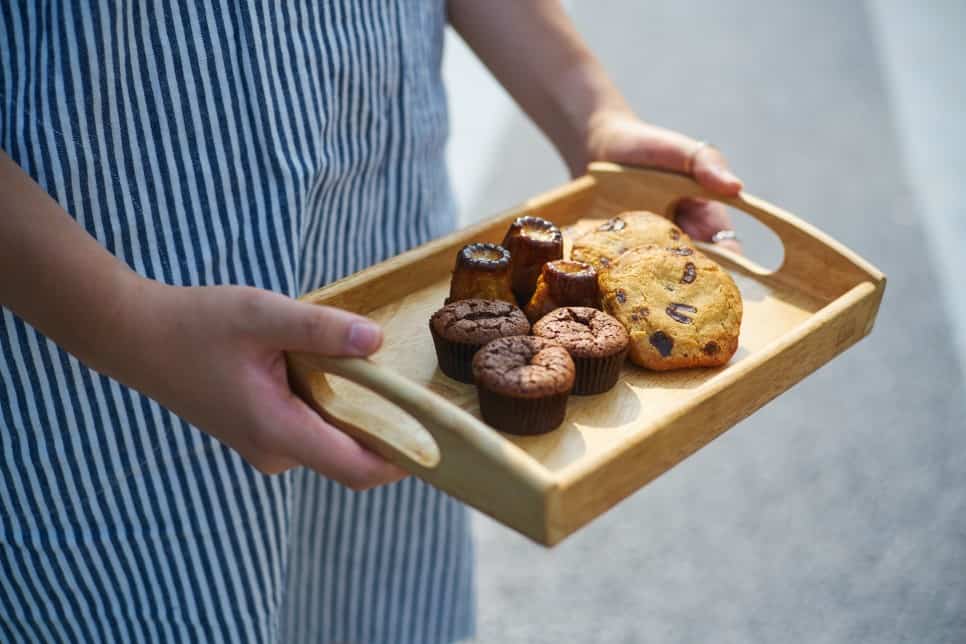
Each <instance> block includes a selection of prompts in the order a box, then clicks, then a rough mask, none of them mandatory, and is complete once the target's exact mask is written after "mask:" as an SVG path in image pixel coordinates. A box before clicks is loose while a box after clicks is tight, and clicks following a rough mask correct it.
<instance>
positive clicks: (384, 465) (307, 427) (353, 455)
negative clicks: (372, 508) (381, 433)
mask: <svg viewBox="0 0 966 644" xmlns="http://www.w3.org/2000/svg"><path fill="white" fill-rule="evenodd" d="M272 420H273V422H274V425H273V429H272V431H271V432H270V435H269V436H267V437H264V438H263V440H267V441H268V442H270V443H271V445H270V446H266V447H267V448H268V449H267V450H266V451H272V452H275V453H279V454H282V455H283V456H284V457H286V458H290V459H292V460H294V461H297V462H298V463H299V464H301V465H304V466H305V467H308V468H310V469H312V470H315V471H316V472H318V473H319V474H321V475H323V476H325V477H327V478H330V479H333V480H335V481H338V482H339V483H341V484H343V485H345V486H346V487H349V488H352V489H353V490H366V489H369V488H372V487H376V486H379V485H386V484H389V483H394V482H396V481H398V480H400V479H402V478H405V477H406V476H407V473H406V472H405V471H404V470H402V469H400V468H399V467H397V466H395V465H393V464H392V463H390V462H389V461H386V460H385V459H383V458H382V457H381V456H379V455H378V454H376V453H374V452H371V451H369V450H367V449H366V448H364V447H362V446H361V445H359V443H357V442H356V441H354V440H353V439H352V438H350V437H349V436H348V435H347V434H345V433H343V432H342V431H340V430H339V429H337V428H335V427H333V426H332V425H330V424H329V423H327V422H325V421H324V420H323V419H322V418H321V417H320V416H319V415H318V414H316V413H315V412H314V411H313V410H312V409H311V408H309V407H308V405H306V404H305V403H304V402H302V401H301V400H299V399H298V398H296V397H295V396H294V395H293V396H292V398H291V404H290V405H288V409H287V411H286V412H285V413H283V414H279V415H278V416H276V417H275V418H273V419H272Z"/></svg>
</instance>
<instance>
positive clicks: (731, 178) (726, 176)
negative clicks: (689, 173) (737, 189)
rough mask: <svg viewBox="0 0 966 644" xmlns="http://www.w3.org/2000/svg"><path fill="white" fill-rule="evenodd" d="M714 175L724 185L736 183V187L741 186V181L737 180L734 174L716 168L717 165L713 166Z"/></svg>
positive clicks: (719, 167) (718, 167)
mask: <svg viewBox="0 0 966 644" xmlns="http://www.w3.org/2000/svg"><path fill="white" fill-rule="evenodd" d="M714 173H715V174H716V175H718V179H720V180H721V181H722V182H724V183H736V184H738V185H741V179H739V178H738V177H736V176H735V175H734V174H732V173H731V171H729V170H726V169H725V168H722V167H721V166H717V165H716V166H714Z"/></svg>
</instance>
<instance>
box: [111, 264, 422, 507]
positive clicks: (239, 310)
mask: <svg viewBox="0 0 966 644" xmlns="http://www.w3.org/2000/svg"><path fill="white" fill-rule="evenodd" d="M136 288H137V291H138V292H137V293H136V294H133V296H132V297H133V301H134V302H136V303H137V304H136V306H137V308H138V310H137V311H136V312H134V313H132V314H131V316H130V318H129V320H128V321H129V322H130V323H131V324H132V325H133V326H135V327H136V328H138V331H137V333H136V337H137V340H136V341H135V342H134V343H133V345H132V346H137V347H139V350H138V351H136V354H135V355H132V356H131V358H130V361H129V364H127V365H123V366H121V367H120V369H118V370H117V371H118V374H117V375H118V376H119V377H120V379H122V380H123V381H126V384H130V385H132V386H134V387H135V388H137V389H139V390H141V391H143V392H144V393H146V394H147V395H149V396H151V397H152V398H154V399H155V400H157V401H158V402H160V403H161V404H162V405H164V406H165V407H167V408H168V409H170V410H172V411H174V412H175V413H177V414H178V415H179V416H181V417H182V418H184V419H185V420H187V421H188V422H190V423H191V424H193V425H195V426H196V427H198V428H200V429H201V430H203V431H204V432H206V433H208V434H211V435H212V436H214V437H215V438H217V439H218V440H220V441H221V442H223V443H225V444H226V445H228V446H229V447H231V448H233V449H234V450H235V451H237V452H238V453H239V454H241V456H242V457H243V458H245V460H247V461H248V462H249V463H251V464H252V465H253V466H255V467H256V468H257V469H259V470H260V471H262V472H264V473H266V474H275V473H278V472H282V471H284V470H286V469H289V468H291V467H294V466H296V465H304V466H306V467H309V468H311V469H313V470H315V471H317V472H319V473H320V474H322V475H323V476H326V477H328V478H331V479H334V480H336V481H339V482H340V483H342V484H344V485H346V486H348V487H350V488H353V489H356V490H361V489H366V488H370V487H373V486H376V485H382V484H385V483H391V482H393V481H397V480H399V479H400V478H402V477H403V476H405V473H404V472H403V471H402V470H400V469H398V468H397V467H395V466H394V465H391V464H390V463H388V462H386V461H385V460H383V459H382V458H381V457H380V456H378V455H376V454H374V453H373V452H370V451H368V450H366V449H365V448H363V447H361V446H360V445H359V444H358V443H356V442H355V441H354V440H352V439H351V438H350V437H349V436H347V435H346V434H344V433H343V432H341V431H340V430H338V429H336V428H335V427H333V426H331V425H329V424H328V423H326V422H325V421H324V420H323V419H322V418H321V417H319V415H318V414H317V413H316V412H315V411H314V410H312V409H311V408H310V407H309V406H308V405H306V404H305V403H304V402H303V401H302V400H300V399H299V398H298V397H297V396H295V395H294V394H293V393H292V391H291V389H290V388H289V385H288V379H287V375H286V364H285V357H284V355H283V353H282V352H283V351H285V350H297V351H307V352H313V353H319V354H322V355H328V356H367V355H369V354H371V353H373V352H374V351H375V350H376V349H378V348H379V345H380V344H381V343H382V332H381V330H380V329H379V327H378V326H377V325H376V324H375V323H374V322H372V321H371V320H369V319H367V318H364V317H361V316H358V315H354V314H352V313H348V312H346V311H342V310H340V309H336V308H331V307H325V306H314V305H311V304H305V303H302V302H298V301H296V300H293V299H291V298H288V297H285V296H282V295H278V294H275V293H272V292H269V291H263V290H260V289H255V288H246V287H237V286H213V287H172V286H164V285H161V284H158V283H156V282H149V281H147V280H141V281H140V283H139V284H138V286H137V287H136Z"/></svg>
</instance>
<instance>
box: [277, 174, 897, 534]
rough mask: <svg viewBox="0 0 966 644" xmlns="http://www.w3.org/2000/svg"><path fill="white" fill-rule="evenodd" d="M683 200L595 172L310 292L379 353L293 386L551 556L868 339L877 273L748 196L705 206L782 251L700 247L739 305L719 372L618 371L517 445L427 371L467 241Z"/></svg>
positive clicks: (677, 191) (472, 401)
mask: <svg viewBox="0 0 966 644" xmlns="http://www.w3.org/2000/svg"><path fill="white" fill-rule="evenodd" d="M689 196H696V197H703V198H706V199H715V198H716V197H714V196H712V195H710V194H709V193H707V192H706V191H705V190H704V189H702V188H701V187H700V186H699V185H698V184H696V183H695V182H694V181H692V180H691V179H689V178H686V177H683V176H680V175H676V174H670V173H667V172H660V171H655V170H646V169H640V168H627V167H622V166H617V165H614V164H607V163H595V164H592V165H591V166H590V170H589V174H588V175H586V176H583V177H581V178H579V179H576V180H574V181H571V182H570V183H568V184H566V185H564V186H562V187H560V188H559V189H556V190H552V191H550V192H548V193H546V194H543V195H540V196H538V197H535V198H533V199H531V200H529V201H527V202H526V203H524V204H523V205H522V206H520V207H518V208H516V209H514V210H511V211H510V212H507V213H504V214H502V215H500V216H498V217H496V218H494V219H490V220H488V221H485V222H483V223H481V224H478V225H475V226H472V227H470V228H467V229H465V230H462V231H459V232H456V233H453V234H452V235H449V236H447V237H443V238H441V239H437V240H435V241H432V242H430V243H428V244H425V245H423V246H420V247H419V248H416V249H414V250H412V251H409V252H407V253H404V254H402V255H399V256H397V257H394V258H392V259H390V260H387V261H385V262H383V263H381V264H378V265H375V266H372V267H371V268H368V269H366V270H364V271H362V272H360V273H357V274H355V275H352V276H350V277H347V278H346V279H343V280H341V281H339V282H335V283H333V284H331V285H329V286H326V287H325V288H322V289H319V290H317V291H314V292H312V293H309V294H307V295H305V296H304V298H303V299H304V300H306V301H309V302H314V303H317V304H327V305H331V306H337V307H341V308H344V309H348V310H350V311H355V312H357V313H362V314H365V315H368V316H370V317H372V318H374V319H375V320H377V321H378V322H379V323H381V324H382V325H383V326H384V329H385V344H384V346H383V348H382V349H381V350H380V351H379V352H378V353H377V354H376V355H375V356H374V357H373V359H372V360H371V361H369V360H362V359H352V358H341V359H332V358H322V357H320V356H314V355H310V354H304V353H298V354H290V355H289V365H290V372H291V382H292V386H293V388H294V389H295V390H296V391H297V392H298V393H299V395H301V396H302V397H303V398H305V399H306V400H307V401H308V402H309V403H310V404H311V405H312V406H313V407H314V408H315V409H316V410H317V411H319V413H321V414H322V415H323V416H324V417H325V418H326V419H328V420H329V421H330V422H332V423H333V424H335V425H337V426H338V427H340V428H342V429H343V430H345V431H346V432H347V433H349V434H350V435H351V436H353V437H354V438H356V439H357V440H359V441H360V442H361V443H363V444H365V445H366V446H368V447H370V448H371V449H373V450H375V451H376V452H378V453H380V454H382V455H384V456H385V457H387V458H389V459H390V460H392V461H394V462H396V463H398V464H400V465H401V466H403V467H404V468H406V469H407V470H409V471H410V472H412V473H413V474H414V475H416V476H418V477H420V478H422V479H424V480H425V481H427V482H429V483H430V484H432V485H434V486H436V487H438V488H440V489H442V490H444V491H446V492H447V493H449V494H451V495H453V496H455V497H457V498H459V499H461V500H463V501H465V502H466V503H468V504H469V505H471V506H473V507H475V508H477V509H479V510H481V511H483V512H485V513H486V514H488V515H490V516H492V517H493V518H494V519H496V520H497V521H500V522H502V523H504V524H505V525H507V526H509V527H511V528H513V529H515V530H517V531H519V532H521V533H523V534H524V535H526V536H528V537H530V538H531V539H534V540H535V541H537V542H539V543H542V544H546V545H553V544H555V543H557V542H559V541H560V540H561V539H563V538H564V537H566V536H567V535H569V534H571V533H572V532H574V531H575V530H577V529H578V528H580V527H581V526H583V525H584V524H586V523H587V522H589V521H591V520H592V519H594V518H595V517H597V516H598V515H600V514H601V513H603V512H604V511H606V510H607V509H608V508H610V507H612V506H613V505H614V504H616V503H617V502H618V501H620V500H621V499H622V498H624V497H626V496H627V495H629V494H631V493H632V492H634V491H635V490H637V489H639V488H640V487H642V486H643V485H645V484H646V483H648V482H649V481H651V480H652V479H654V478H655V477H657V476H658V475H660V474H662V473H663V472H665V471H667V470H668V469H670V468H671V467H673V466H674V465H675V464H677V463H678V462H680V461H681V460H683V459H684V458H686V457H688V456H689V455H690V454H692V453H694V452H695V451H696V450H697V449H699V448H700V447H702V446H703V445H705V444H707V443H708V442H709V441H711V440H712V439H713V438H714V437H716V436H717V435H719V434H720V433H722V432H723V431H725V430H726V429H728V428H729V427H731V426H733V425H734V424H735V423H737V422H738V421H739V420H741V419H742V418H745V417H746V416H748V415H749V414H751V413H752V412H754V411H755V410H757V409H758V408H759V407H761V406H762V405H764V404H765V403H766V402H768V401H769V400H771V399H772V398H774V397H775V396H777V395H778V394H780V393H782V392H783V391H785V390H786V389H788V388H789V387H791V386H792V385H793V384H795V383H796V382H798V381H799V380H801V379H802V378H803V377H805V376H806V375H808V374H809V373H811V372H812V371H815V370H816V369H817V368H818V367H820V366H822V365H823V364H824V363H826V362H828V361H829V360H831V359H832V358H833V357H834V356H835V355H837V354H838V353H840V352H841V351H843V350H844V349H846V348H847V347H849V346H850V345H852V344H853V343H855V342H856V341H858V340H859V339H861V338H862V337H864V336H865V335H866V334H868V333H869V331H870V330H871V329H872V323H873V321H874V320H875V316H876V313H877V311H878V307H879V302H880V300H881V299H882V293H883V290H884V288H885V277H884V276H883V275H882V273H880V272H879V271H878V270H876V269H875V267H873V266H871V265H870V264H869V263H867V262H866V261H865V260H863V259H862V258H860V257H858V256H857V255H856V254H855V253H853V252H851V251H850V250H848V249H847V248H845V247H843V246H842V245H841V244H839V243H837V242H836V241H834V240H833V239H831V238H829V237H828V236H827V235H825V234H823V233H822V232H820V231H818V230H816V229H815V228H813V227H812V226H810V225H808V224H806V223H805V222H803V221H801V220H800V219H798V218H797V217H795V216H793V215H791V214H789V213H787V212H785V211H783V210H781V209H779V208H776V207H775V206H772V205H771V204H768V203H766V202H764V201H762V200H761V199H757V198H755V197H752V196H751V195H748V194H742V195H740V196H738V197H735V198H730V199H718V201H721V202H723V203H725V204H727V205H730V206H733V207H735V208H739V209H741V210H743V211H745V212H747V213H748V214H750V215H751V216H753V217H754V218H756V219H758V220H759V221H760V222H762V223H763V224H764V225H766V226H767V227H769V228H770V229H771V230H772V231H774V232H775V233H776V234H777V235H778V237H779V238H780V239H781V241H782V243H783V244H784V261H783V263H782V265H781V267H780V268H779V269H778V270H777V271H774V272H769V271H766V270H764V269H762V268H761V267H760V266H758V265H756V264H754V263H753V262H751V261H749V260H747V259H745V258H743V257H739V256H737V255H734V254H731V253H728V252H727V251H725V250H720V249H715V248H707V252H708V253H709V254H711V255H713V256H714V257H715V258H716V259H718V261H719V262H720V263H721V264H722V265H723V266H725V267H726V268H727V269H728V270H729V271H730V272H731V274H732V275H733V276H734V278H735V281H736V282H737V284H738V286H739V288H740V289H741V293H742V297H743V299H744V319H743V322H742V326H741V343H740V348H739V351H738V353H737V354H736V355H735V357H734V358H733V359H732V361H731V362H730V363H729V364H728V365H727V366H725V367H721V368H717V369H690V370H685V371H676V372H665V373H655V372H649V371H645V370H643V369H640V368H638V367H635V366H633V365H631V364H630V363H629V362H628V364H627V366H626V367H625V370H624V373H623V375H622V377H621V381H620V382H619V383H618V385H617V387H615V388H614V389H613V390H611V391H610V392H607V393H605V394H601V395H598V396H589V397H577V396H572V397H571V398H570V400H569V402H568V406H567V418H566V420H565V422H564V424H563V426H561V427H560V428H559V429H558V430H556V431H553V432H551V433H549V434H546V435H543V436H536V437H515V436H509V435H505V434H501V433H499V432H497V431H495V430H493V429H492V428H490V427H489V426H487V425H486V424H485V423H483V421H482V420H480V418H479V408H478V405H477V399H476V391H475V388H474V387H473V386H471V385H465V384H461V383H458V382H456V381H454V380H451V379H449V378H447V377H446V376H444V375H442V373H441V372H440V371H439V370H438V369H437V366H436V354H435V352H434V350H433V342H432V339H431V337H430V334H429V328H428V321H429V317H430V315H431V314H432V313H433V311H435V310H436V309H437V308H439V307H440V306H442V304H443V299H444V298H445V297H446V295H447V294H448V288H449V278H450V272H451V270H452V267H453V264H454V261H455V256H456V252H457V250H458V249H459V248H460V247H462V246H463V245H464V244H467V243H470V242H475V241H487V242H497V243H499V242H500V241H501V239H502V238H503V234H504V232H505V231H506V229H507V227H508V226H509V225H510V222H512V221H513V219H515V218H516V217H518V216H520V215H523V214H534V215H538V216H540V217H544V218H546V219H549V220H551V221H553V222H555V223H556V224H557V225H559V226H561V227H566V226H570V225H572V224H574V223H575V222H577V220H579V219H583V218H606V217H611V216H614V215H615V214H617V213H619V212H621V211H624V210H631V209H647V210H651V211H653V212H656V213H660V214H664V215H665V216H669V214H670V213H672V212H673V209H674V206H675V204H676V203H677V202H678V201H679V200H680V199H681V198H682V197H689ZM323 372H324V373H323ZM350 381H351V382H350ZM374 392H378V394H377V393H374Z"/></svg>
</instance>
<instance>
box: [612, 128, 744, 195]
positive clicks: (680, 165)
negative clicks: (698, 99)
mask: <svg viewBox="0 0 966 644" xmlns="http://www.w3.org/2000/svg"><path fill="white" fill-rule="evenodd" d="M614 137H615V139H614V140H613V141H612V142H611V143H610V145H609V146H608V149H607V152H606V153H605V154H604V155H603V156H604V157H605V158H606V160H610V161H617V162H618V163H631V164H639V165H648V166H653V167H657V168H664V169H666V170H672V171H674V172H682V173H685V174H690V175H691V176H692V177H694V179H695V180H696V181H697V182H698V183H700V184H701V185H702V186H704V187H705V188H707V189H708V190H711V191H712V192H715V193H717V194H720V195H723V196H726V197H730V196H734V195H736V194H738V192H739V191H740V190H741V187H742V184H741V180H740V179H739V178H738V177H736V176H735V175H734V174H733V173H732V172H731V170H730V169H729V168H728V162H727V161H726V160H725V158H724V155H723V154H722V153H721V150H719V149H718V148H716V147H714V146H713V145H709V144H707V143H701V142H699V141H695V140H694V139H692V138H691V137H688V136H685V135H683V134H681V133H680V132H675V131H673V130H668V129H665V128H662V127H657V126H655V125H650V124H647V123H641V122H639V121H638V122H636V123H634V124H633V125H629V126H625V127H624V128H622V129H621V130H618V132H617V134H615V135H614Z"/></svg>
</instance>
